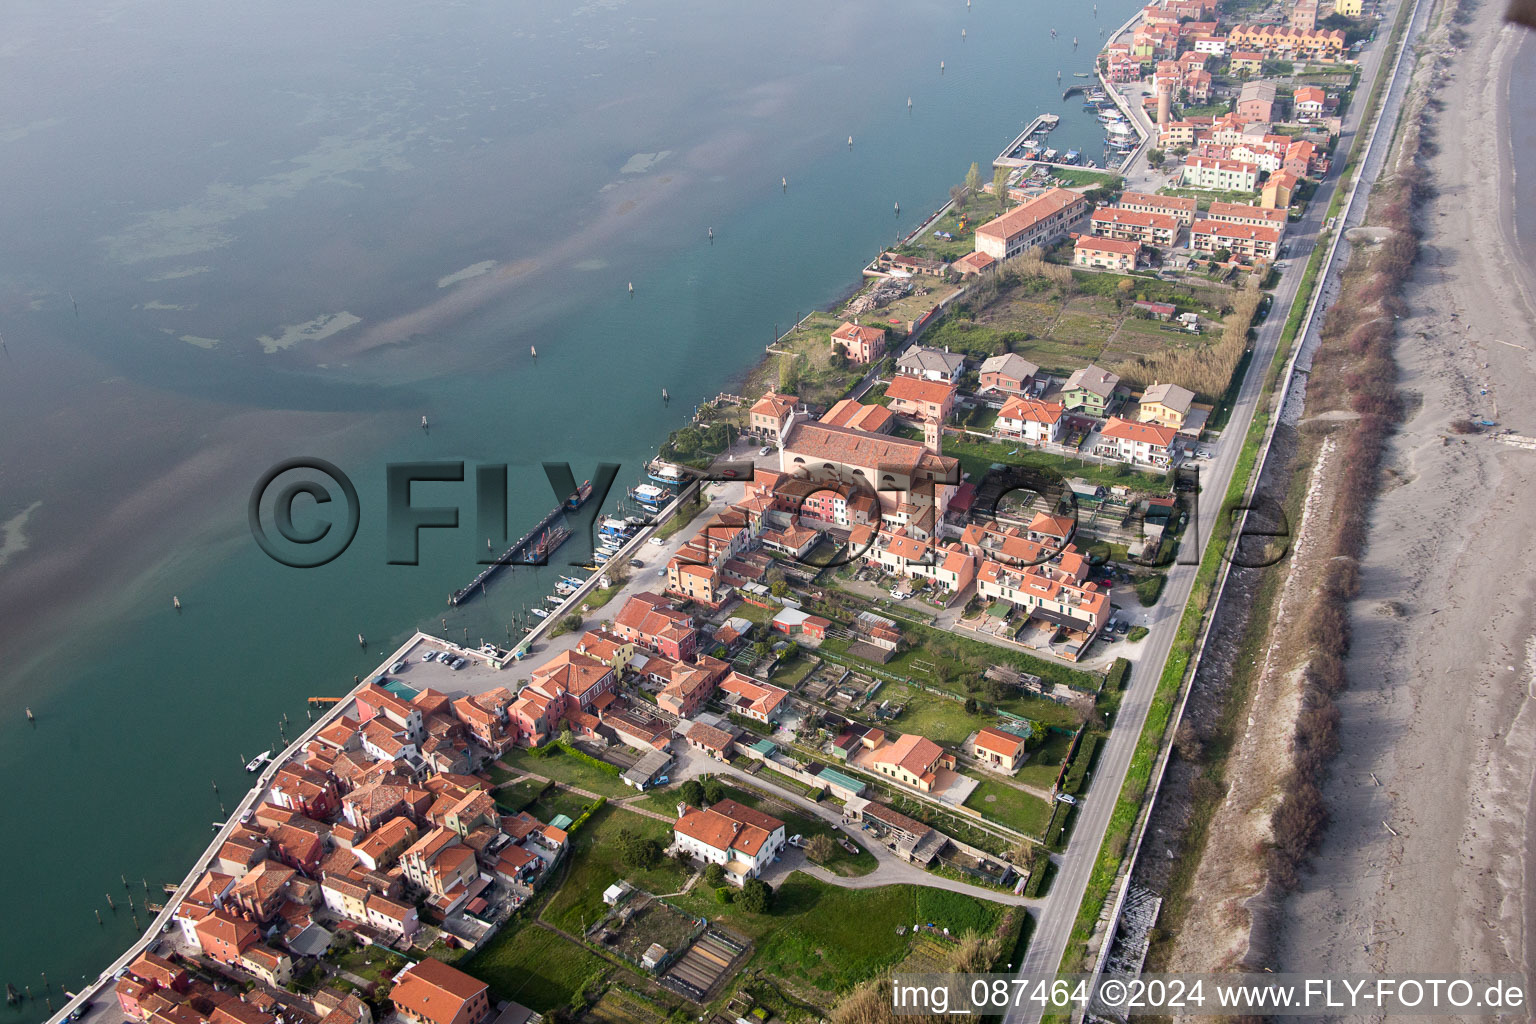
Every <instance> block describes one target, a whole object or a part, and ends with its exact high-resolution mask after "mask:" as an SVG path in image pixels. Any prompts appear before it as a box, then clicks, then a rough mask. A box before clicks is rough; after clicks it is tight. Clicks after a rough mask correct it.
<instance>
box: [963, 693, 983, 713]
mask: <svg viewBox="0 0 1536 1024" xmlns="http://www.w3.org/2000/svg"><path fill="white" fill-rule="evenodd" d="M980 712H981V705H980V704H978V703H976V698H975V697H967V698H965V713H966V714H968V715H975V714H979V713H980Z"/></svg>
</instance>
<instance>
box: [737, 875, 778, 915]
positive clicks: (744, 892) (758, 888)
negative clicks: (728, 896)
mask: <svg viewBox="0 0 1536 1024" xmlns="http://www.w3.org/2000/svg"><path fill="white" fill-rule="evenodd" d="M737 902H738V903H740V904H741V905H742V907H743V908H744V909H745V910H746V911H747V912H748V913H752V914H766V913H768V911H769V909H770V908H771V907H772V906H773V887H772V886H770V885H769V884H768V883H767V882H765V881H763V880H762V879H761V878H749V879H747V880H746V882H744V883H742V886H741V896H740V897H739V898H738V900H737Z"/></svg>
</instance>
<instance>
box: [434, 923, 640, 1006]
mask: <svg viewBox="0 0 1536 1024" xmlns="http://www.w3.org/2000/svg"><path fill="white" fill-rule="evenodd" d="M459 966H460V967H461V968H462V969H464V970H466V971H468V972H469V973H470V974H472V975H474V976H475V977H476V978H479V979H480V980H481V981H483V982H485V983H486V984H487V985H489V986H490V987H491V994H492V995H493V996H494V997H495V998H497V999H515V1000H517V1001H518V1002H520V1003H522V1004H523V1005H525V1006H527V1007H530V1008H531V1009H534V1010H538V1011H540V1012H541V1013H542V1012H547V1011H549V1010H552V1009H555V1008H556V1007H559V1006H565V1005H567V1004H569V1003H570V1002H571V1000H572V997H574V996H575V995H577V993H579V992H581V990H582V989H583V988H585V987H586V986H587V985H588V983H589V982H592V981H594V980H596V979H598V978H600V977H602V976H603V975H605V974H606V973H607V972H609V971H612V970H614V967H613V965H612V964H610V963H609V962H608V961H606V960H604V959H602V958H601V957H599V956H597V955H596V954H594V953H591V952H589V951H588V950H586V949H585V948H583V947H581V946H578V945H576V944H575V943H572V942H567V941H566V940H565V939H563V938H561V937H560V936H559V935H556V934H555V933H554V932H552V931H550V930H548V929H547V928H541V927H539V926H538V925H537V924H535V923H533V922H532V921H529V920H527V919H526V918H521V917H520V918H517V919H515V920H514V921H512V922H510V923H509V924H508V925H507V926H506V927H505V928H503V929H502V930H501V931H500V932H499V933H497V935H496V936H495V937H494V938H492V939H491V941H490V942H489V943H487V944H486V946H485V948H483V949H481V950H480V951H479V952H478V953H476V954H475V955H474V956H473V957H471V958H469V959H468V960H466V961H464V962H463V963H461V964H460V965H459Z"/></svg>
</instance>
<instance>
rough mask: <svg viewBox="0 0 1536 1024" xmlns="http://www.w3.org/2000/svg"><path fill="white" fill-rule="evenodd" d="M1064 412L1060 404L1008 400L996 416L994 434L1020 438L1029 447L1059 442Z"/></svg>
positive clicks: (1025, 399)
mask: <svg viewBox="0 0 1536 1024" xmlns="http://www.w3.org/2000/svg"><path fill="white" fill-rule="evenodd" d="M1065 412H1066V409H1065V407H1063V406H1062V405H1061V404H1060V403H1059V402H1042V401H1040V400H1039V399H1037V398H1019V397H1015V398H1010V399H1008V401H1007V402H1006V403H1004V405H1003V411H1002V412H1000V413H998V414H997V433H998V435H999V436H1000V437H1013V438H1020V439H1022V440H1025V441H1028V442H1029V443H1030V444H1035V445H1038V444H1044V443H1045V442H1047V441H1050V442H1052V443H1054V442H1056V441H1059V440H1061V434H1062V430H1063V429H1064V428H1065V423H1064V422H1063V420H1062V416H1063V414H1064V413H1065Z"/></svg>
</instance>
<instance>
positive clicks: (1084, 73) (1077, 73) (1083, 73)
mask: <svg viewBox="0 0 1536 1024" xmlns="http://www.w3.org/2000/svg"><path fill="white" fill-rule="evenodd" d="M1072 77H1073V78H1092V77H1093V75H1092V74H1091V73H1090V72H1087V71H1074V72H1072Z"/></svg>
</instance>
